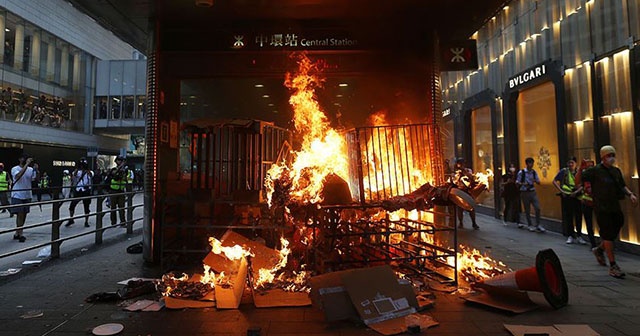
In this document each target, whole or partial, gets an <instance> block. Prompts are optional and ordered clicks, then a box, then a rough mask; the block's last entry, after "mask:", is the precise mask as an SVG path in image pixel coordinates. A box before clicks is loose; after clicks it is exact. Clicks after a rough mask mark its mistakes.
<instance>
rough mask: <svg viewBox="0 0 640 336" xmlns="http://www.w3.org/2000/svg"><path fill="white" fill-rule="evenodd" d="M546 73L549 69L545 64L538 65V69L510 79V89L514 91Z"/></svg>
mask: <svg viewBox="0 0 640 336" xmlns="http://www.w3.org/2000/svg"><path fill="white" fill-rule="evenodd" d="M546 73H547V67H546V66H545V65H544V64H543V65H538V66H537V67H535V68H533V69H530V70H527V71H525V72H523V73H521V74H518V75H517V76H515V77H513V78H509V88H510V89H513V88H515V87H517V86H520V85H522V84H525V83H527V82H528V81H531V80H534V79H536V78H538V77H540V76H544V75H545V74H546Z"/></svg>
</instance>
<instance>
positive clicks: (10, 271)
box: [0, 268, 21, 276]
mask: <svg viewBox="0 0 640 336" xmlns="http://www.w3.org/2000/svg"><path fill="white" fill-rule="evenodd" d="M20 270H21V268H9V269H7V270H6V271H0V276H9V275H14V274H16V273H18V272H20Z"/></svg>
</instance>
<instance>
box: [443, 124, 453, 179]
mask: <svg viewBox="0 0 640 336" xmlns="http://www.w3.org/2000/svg"><path fill="white" fill-rule="evenodd" d="M454 127H455V122H454V119H453V118H451V119H449V120H444V121H443V123H442V128H441V131H440V132H441V133H442V159H443V160H445V167H444V173H445V174H450V173H451V171H452V169H453V168H452V167H453V164H454V163H455V162H456V139H455V134H454ZM447 165H448V166H449V167H448V168H447ZM448 177H449V176H446V178H448Z"/></svg>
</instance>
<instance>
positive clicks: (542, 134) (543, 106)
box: [517, 82, 564, 220]
mask: <svg viewBox="0 0 640 336" xmlns="http://www.w3.org/2000/svg"><path fill="white" fill-rule="evenodd" d="M517 125H518V155H519V156H518V159H519V165H520V166H521V167H524V165H525V164H524V160H525V159H526V158H527V157H532V158H533V159H534V160H535V163H534V167H533V168H534V169H535V170H536V171H537V172H538V175H539V176H540V182H541V185H539V186H536V190H537V193H538V199H539V200H540V208H541V213H542V216H543V217H548V218H553V219H558V220H559V219H561V218H562V212H561V209H560V202H559V201H558V200H559V199H558V196H556V189H555V187H554V186H553V183H552V181H553V178H554V177H555V175H556V173H557V172H558V171H559V170H560V169H561V168H563V167H564V165H561V164H560V159H559V155H558V130H557V113H556V95H555V87H554V85H553V83H551V82H546V83H543V84H540V85H537V86H534V87H532V88H529V89H526V90H522V91H520V95H519V96H518V100H517Z"/></svg>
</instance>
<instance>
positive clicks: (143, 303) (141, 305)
mask: <svg viewBox="0 0 640 336" xmlns="http://www.w3.org/2000/svg"><path fill="white" fill-rule="evenodd" d="M154 303H155V301H153V300H139V301H136V302H134V303H133V304H130V305H128V306H127V307H125V308H124V310H128V311H139V310H143V309H145V308H147V307H149V306H150V305H152V304H154Z"/></svg>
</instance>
